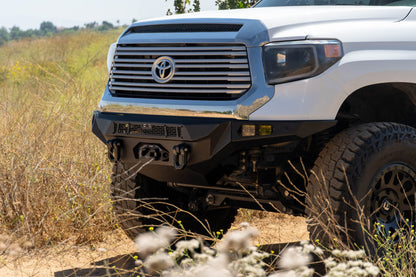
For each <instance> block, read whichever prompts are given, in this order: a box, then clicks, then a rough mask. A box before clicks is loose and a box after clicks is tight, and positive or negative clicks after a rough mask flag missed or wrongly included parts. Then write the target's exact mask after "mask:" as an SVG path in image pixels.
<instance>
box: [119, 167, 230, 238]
mask: <svg viewBox="0 0 416 277" xmlns="http://www.w3.org/2000/svg"><path fill="white" fill-rule="evenodd" d="M135 170H137V168H134V167H132V168H130V169H127V170H126V169H125V168H124V167H123V166H122V165H121V164H120V163H115V164H114V165H113V173H112V178H111V180H112V185H111V188H112V189H111V192H112V193H111V198H112V203H113V209H114V212H115V214H116V217H117V219H118V224H119V225H120V227H121V228H122V229H123V230H124V232H125V233H126V234H127V236H128V237H130V238H131V239H134V238H136V237H137V235H139V234H140V233H142V232H145V231H147V229H148V228H149V227H155V226H158V225H171V226H175V227H177V228H179V229H183V231H187V232H193V233H198V234H202V235H211V232H215V231H219V230H223V231H224V232H225V231H226V230H228V229H229V228H230V226H231V224H232V223H233V221H234V218H235V216H236V214H237V210H236V209H234V208H231V207H221V208H216V209H208V210H204V211H201V212H198V213H194V214H193V215H191V213H190V212H188V211H187V204H188V202H189V199H188V197H187V195H185V194H182V193H179V192H178V191H176V190H174V189H172V188H170V187H168V186H167V184H166V183H161V182H157V181H155V180H153V179H150V178H147V177H145V176H143V175H141V174H135Z"/></svg>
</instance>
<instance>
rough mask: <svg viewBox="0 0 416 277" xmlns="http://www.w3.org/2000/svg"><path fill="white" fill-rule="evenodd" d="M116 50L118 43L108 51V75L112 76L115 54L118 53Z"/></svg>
mask: <svg viewBox="0 0 416 277" xmlns="http://www.w3.org/2000/svg"><path fill="white" fill-rule="evenodd" d="M116 48H117V43H113V44H111V46H110V49H109V50H108V54H107V70H108V75H110V71H111V66H112V65H113V60H114V54H115V53H116Z"/></svg>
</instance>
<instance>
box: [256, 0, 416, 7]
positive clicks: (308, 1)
mask: <svg viewBox="0 0 416 277" xmlns="http://www.w3.org/2000/svg"><path fill="white" fill-rule="evenodd" d="M318 5H331V6H332V5H353V6H416V0H263V1H260V2H259V3H257V5H256V6H255V7H256V8H258V7H277V6H318Z"/></svg>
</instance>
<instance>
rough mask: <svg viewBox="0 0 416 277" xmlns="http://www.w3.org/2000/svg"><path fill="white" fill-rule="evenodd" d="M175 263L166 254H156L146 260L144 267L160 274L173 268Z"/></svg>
mask: <svg viewBox="0 0 416 277" xmlns="http://www.w3.org/2000/svg"><path fill="white" fill-rule="evenodd" d="M174 265H175V263H174V262H173V260H172V258H171V257H170V256H169V255H168V254H166V253H163V252H162V253H156V254H154V255H151V256H149V257H147V258H146V260H145V261H144V266H145V267H146V268H147V269H148V270H149V271H151V272H160V271H163V270H167V269H169V268H171V267H173V266H174Z"/></svg>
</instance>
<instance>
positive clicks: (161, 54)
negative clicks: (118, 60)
mask: <svg viewBox="0 0 416 277" xmlns="http://www.w3.org/2000/svg"><path fill="white" fill-rule="evenodd" d="M217 55H221V56H246V55H247V53H246V52H232V51H221V52H215V51H213V52H194V51H192V52H190V51H189V50H188V51H186V52H164V51H161V52H158V51H155V52H126V53H124V52H120V51H117V52H116V56H172V57H175V56H217Z"/></svg>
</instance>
